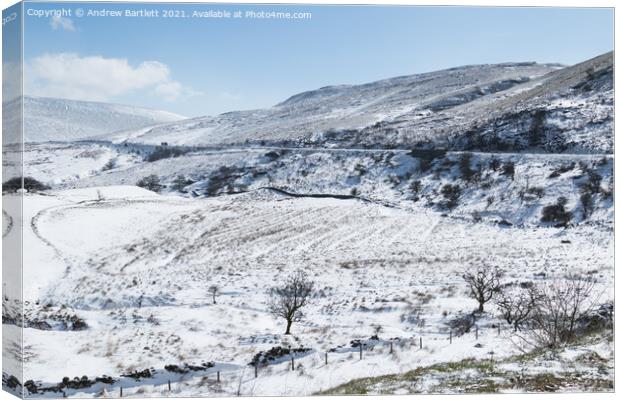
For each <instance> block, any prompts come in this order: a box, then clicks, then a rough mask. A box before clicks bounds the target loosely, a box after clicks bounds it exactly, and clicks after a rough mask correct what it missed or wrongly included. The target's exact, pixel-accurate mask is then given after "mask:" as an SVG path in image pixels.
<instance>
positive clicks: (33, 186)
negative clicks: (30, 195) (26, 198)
mask: <svg viewBox="0 0 620 400" xmlns="http://www.w3.org/2000/svg"><path fill="white" fill-rule="evenodd" d="M23 183H24V186H23V188H24V189H25V190H26V191H28V192H40V191H44V190H48V189H49V188H50V187H49V186H47V185H46V184H44V183H42V182H39V181H38V180H36V179H34V178H30V177H28V176H27V177H25V178H24V182H23ZM21 188H22V178H21V177H15V178H11V179H9V180H8V181H6V182H4V183H3V184H2V192H3V193H16V192H17V191H18V190H20V189H21Z"/></svg>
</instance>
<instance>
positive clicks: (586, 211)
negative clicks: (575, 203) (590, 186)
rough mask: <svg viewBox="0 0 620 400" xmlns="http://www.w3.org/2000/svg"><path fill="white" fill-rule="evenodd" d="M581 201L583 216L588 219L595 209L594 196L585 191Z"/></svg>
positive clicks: (580, 198)
mask: <svg viewBox="0 0 620 400" xmlns="http://www.w3.org/2000/svg"><path fill="white" fill-rule="evenodd" d="M579 201H580V202H581V211H582V213H583V218H584V219H586V218H588V217H589V216H590V215H592V212H593V211H594V198H593V197H592V194H590V193H589V192H585V193H582V194H581V196H580V197H579Z"/></svg>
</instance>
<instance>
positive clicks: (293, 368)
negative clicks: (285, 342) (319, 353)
mask: <svg viewBox="0 0 620 400" xmlns="http://www.w3.org/2000/svg"><path fill="white" fill-rule="evenodd" d="M291 370H292V371H295V357H293V356H291Z"/></svg>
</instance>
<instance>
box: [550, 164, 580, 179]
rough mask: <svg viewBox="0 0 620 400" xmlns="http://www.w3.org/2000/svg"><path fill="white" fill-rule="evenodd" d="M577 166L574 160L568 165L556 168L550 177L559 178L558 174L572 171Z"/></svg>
mask: <svg viewBox="0 0 620 400" xmlns="http://www.w3.org/2000/svg"><path fill="white" fill-rule="evenodd" d="M574 168H575V163H574V162H572V163H570V164H568V165H561V166H559V167H557V168H556V169H554V170H553V171H552V172H551V174H550V175H549V178H557V177H558V176H560V175H561V174H563V173H565V172H568V171H570V170H571V169H574Z"/></svg>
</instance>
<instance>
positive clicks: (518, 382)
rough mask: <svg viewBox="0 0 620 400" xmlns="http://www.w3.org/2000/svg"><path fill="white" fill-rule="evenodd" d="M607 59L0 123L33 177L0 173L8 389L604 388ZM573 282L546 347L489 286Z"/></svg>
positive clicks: (608, 383)
mask: <svg viewBox="0 0 620 400" xmlns="http://www.w3.org/2000/svg"><path fill="white" fill-rule="evenodd" d="M612 60H613V57H612V55H610V54H606V55H602V56H599V57H597V58H595V59H593V60H589V61H586V62H584V63H582V64H578V65H576V66H571V67H561V66H559V65H555V64H536V63H509V64H498V65H484V66H467V67H460V68H454V69H450V70H445V71H438V72H434V73H428V74H421V75H413V76H410V77H398V78H393V79H389V80H385V81H379V82H374V83H369V84H365V85H358V86H350V85H344V86H335V87H327V88H321V89H318V90H316V91H310V92H305V93H301V94H298V95H295V96H292V97H291V98H289V99H288V100H286V101H284V102H283V103H281V104H278V105H276V106H274V107H272V108H270V109H264V110H254V111H240V112H232V113H226V114H223V115H220V116H216V117H200V118H193V119H183V120H180V121H176V120H175V121H159V122H157V123H155V124H150V125H146V126H141V127H131V126H124V127H121V128H120V129H116V128H119V126H120V125H124V124H121V122H123V121H117V126H115V127H114V129H112V130H110V131H106V132H105V133H102V132H93V133H92V135H87V136H86V137H82V136H80V137H78V136H76V135H75V132H64V134H65V136H64V137H60V138H58V140H53V141H50V140H48V139H49V136H47V135H45V134H43V133H41V135H39V136H38V137H39V138H40V140H32V141H29V142H28V143H26V144H25V145H24V149H23V152H22V149H21V148H20V147H19V146H17V145H6V144H5V146H4V148H3V153H4V160H5V161H4V162H5V168H7V167H8V168H9V169H10V168H17V164H11V163H12V162H13V161H11V160H20V157H23V160H24V175H25V176H28V177H30V178H32V179H33V180H35V181H36V182H40V183H41V185H42V186H43V187H44V189H43V190H41V188H31V189H28V188H26V190H22V191H20V190H9V189H8V188H9V185H7V184H6V182H5V187H4V198H5V199H9V200H11V199H12V200H17V199H19V197H20V196H23V206H24V209H23V218H24V226H23V232H22V231H20V230H19V229H17V228H16V227H15V225H14V221H16V220H19V216H18V215H13V216H12V215H10V213H11V212H14V211H13V210H11V209H5V210H4V211H5V212H4V213H3V236H6V237H8V238H9V239H10V238H11V235H22V234H23V240H24V247H25V248H27V249H28V251H27V252H24V260H23V263H24V269H23V304H22V303H21V302H20V301H19V299H18V298H17V297H16V296H12V297H11V296H5V297H4V301H3V325H4V329H7V330H8V331H11V330H14V331H15V332H13V333H17V331H18V330H19V329H20V327H21V326H23V327H24V330H23V332H24V336H23V338H24V343H25V344H26V347H25V352H24V354H22V355H15V357H23V361H24V364H23V365H24V382H18V383H17V384H16V383H15V379H16V378H15V376H20V371H19V363H15V364H14V365H9V366H8V367H5V371H4V374H3V383H4V385H5V387H9V388H11V389H13V390H18V389H19V388H20V387H22V385H23V387H25V388H26V389H27V390H28V391H29V395H30V396H32V397H58V396H59V395H63V394H64V395H66V396H68V397H94V396H104V395H109V396H112V397H117V396H120V395H121V391H123V392H122V395H123V396H125V397H137V396H168V395H174V396H198V395H200V396H233V395H243V396H251V395H257V396H259V395H260V396H281V395H290V396H302V395H312V394H324V393H335V394H380V393H395V394H403V393H458V392H463V391H466V392H485V391H503V392H508V391H526V392H531V391H535V392H537V391H572V390H577V391H583V390H589V391H609V390H613V374H614V353H613V338H611V339H610V336H609V335H610V330H611V324H612V323H613V322H612V321H613V304H614V292H613V283H614V278H615V277H614V269H613V268H614V253H613V243H614V199H613V196H614V161H615V159H614V155H613V130H612V127H613V85H612V83H613V76H612V74H611V73H609V68H610V65H611V64H610V63H611V62H612ZM88 112H89V113H90V112H96V109H92V108H89V111H88ZM106 113H107V111H106ZM156 114H157V115H159V116H161V115H162V114H159V113H156ZM106 115H107V114H106ZM106 115H104V116H103V118H104V119H105V118H108V117H106ZM95 119H96V118H95ZM59 120H61V119H59ZM39 122H40V123H39V124H38V125H37V126H38V127H39V129H41V130H45V128H46V126H47V125H46V124H45V122H44V121H39ZM50 126H51V127H57V126H59V125H58V122H57V121H54V122H53V124H51V125H50ZM95 130H97V129H95ZM481 268H493V269H494V270H495V271H497V280H498V285H497V287H496V288H495V290H494V291H493V293H494V295H493V296H492V298H491V299H490V300H489V301H488V302H487V303H486V305H485V308H484V311H483V312H477V311H476V309H477V308H478V307H479V304H478V302H477V300H476V299H475V298H474V297H472V295H471V287H469V286H468V283H467V281H466V280H465V279H464V278H463V277H464V276H466V275H467V274H468V273H470V272H471V271H476V270H480V269H481ZM295 271H304V272H305V273H306V274H307V276H308V279H310V280H312V282H313V283H314V287H313V288H314V289H313V291H312V295H311V296H310V297H309V301H308V304H307V306H305V307H304V309H303V316H299V318H298V319H295V321H294V322H293V323H292V329H291V334H290V335H286V334H285V333H284V332H285V328H286V321H285V320H284V319H282V318H278V317H276V316H275V315H274V313H273V312H272V311H271V310H272V308H271V307H272V302H273V298H272V292H271V290H272V289H273V288H274V287H278V285H282V284H283V282H285V281H286V279H287V277H289V276H291V274H294V273H295ZM581 281H583V282H587V283H588V285H591V287H590V286H589V292H588V293H589V294H588V296H587V300H586V301H585V302H584V303H583V304H582V305H583V309H580V310H579V311H580V318H581V319H580V320H579V321H578V326H579V329H580V330H579V331H578V333H579V338H578V340H572V339H573V338H571V340H567V341H565V342H561V344H560V343H557V344H556V343H554V346H551V347H549V346H547V344H546V342H545V344H541V343H543V342H542V341H541V340H542V339H541V338H540V336H538V335H539V331H537V328H536V326H537V325H536V321H527V322H524V325H523V326H524V328H523V329H519V327H518V326H517V325H514V324H513V321H509V319H510V318H506V315H505V313H503V308H502V305H501V304H500V302H499V300H500V299H501V296H500V295H499V293H500V292H501V293H512V292H511V291H513V290H514V291H519V290H523V291H524V292H525V291H526V290H528V289H529V288H541V289H540V290H541V292H540V293H543V291H544V290H545V289H546V290H552V288H553V287H556V286H554V285H569V284H571V283H572V282H581ZM22 305H23V310H24V315H23V317H22V316H20V310H21V306H22ZM586 305H587V306H586ZM534 314H535V312H534ZM593 321H594V322H593ZM12 336H14V335H9V336H6V335H5V338H6V337H8V339H5V340H9V341H10V337H12ZM4 345H5V348H13V347H15V346H16V345H17V343H4ZM588 360H590V361H588ZM592 360H594V361H592ZM519 371H521V373H520V374H519ZM468 374H469V375H468ZM11 376H12V377H13V378H15V379H11ZM467 376H471V377H473V378H472V379H473V380H472V381H471V382H475V384H474V383H471V382H470V381H468V384H467V385H466V384H465V383H464V382H463V381H464V380H466V378H465V377H467ZM575 376H580V377H583V380H582V381H575V379H573V378H574V377H575ZM474 378H475V379H474ZM517 378H518V379H517ZM455 382H456V383H455ZM491 382H492V383H493V384H491ZM579 382H582V383H579ZM469 383H471V385H469ZM11 385H12V386H13V387H11Z"/></svg>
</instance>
